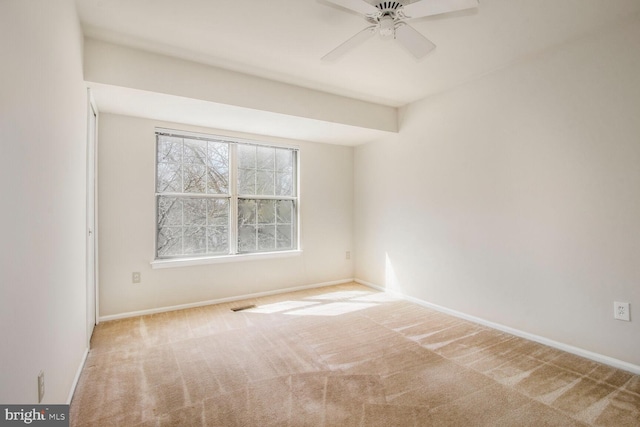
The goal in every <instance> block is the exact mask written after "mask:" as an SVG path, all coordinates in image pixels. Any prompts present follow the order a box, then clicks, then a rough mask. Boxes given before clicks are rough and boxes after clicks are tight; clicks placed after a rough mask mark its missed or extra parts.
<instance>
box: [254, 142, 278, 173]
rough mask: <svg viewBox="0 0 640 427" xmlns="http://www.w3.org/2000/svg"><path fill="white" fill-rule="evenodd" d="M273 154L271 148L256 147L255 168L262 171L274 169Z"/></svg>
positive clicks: (273, 151)
mask: <svg viewBox="0 0 640 427" xmlns="http://www.w3.org/2000/svg"><path fill="white" fill-rule="evenodd" d="M275 152H276V150H275V149H274V148H271V147H256V167H257V168H258V169H262V170H268V171H273V170H274V169H275Z"/></svg>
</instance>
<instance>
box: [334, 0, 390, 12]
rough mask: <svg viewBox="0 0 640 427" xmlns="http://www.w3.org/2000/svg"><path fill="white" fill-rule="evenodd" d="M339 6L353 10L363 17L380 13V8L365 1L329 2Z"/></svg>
mask: <svg viewBox="0 0 640 427" xmlns="http://www.w3.org/2000/svg"><path fill="white" fill-rule="evenodd" d="M327 1H328V2H331V3H333V4H337V5H338V6H342V7H344V8H345V9H350V10H353V11H354V12H358V13H361V14H362V15H371V14H376V13H378V12H379V10H378V8H376V7H375V6H373V5H371V4H369V3H367V2H365V1H364V0H327Z"/></svg>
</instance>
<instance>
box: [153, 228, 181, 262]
mask: <svg viewBox="0 0 640 427" xmlns="http://www.w3.org/2000/svg"><path fill="white" fill-rule="evenodd" d="M175 255H182V227H164V228H161V229H159V230H158V257H168V256H175Z"/></svg>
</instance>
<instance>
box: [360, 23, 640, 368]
mask: <svg viewBox="0 0 640 427" xmlns="http://www.w3.org/2000/svg"><path fill="white" fill-rule="evenodd" d="M638 52H640V22H639V21H638V20H637V19H636V20H634V21H633V22H631V23H628V24H627V25H625V26H622V27H619V28H617V29H612V30H609V31H605V32H601V33H598V34H595V35H592V36H590V37H589V38H587V39H583V40H580V41H575V42H573V43H571V44H568V45H565V46H562V47H560V48H558V49H555V50H553V51H548V52H546V53H545V54H543V55H540V56H538V57H536V58H533V59H531V60H530V61H528V62H526V63H521V64H516V65H514V66H511V67H510V68H508V69H505V70H502V71H499V72H497V73H494V74H491V75H489V76H486V77H484V78H482V79H480V80H477V81H475V82H471V83H469V84H466V85H464V86H462V87H459V88H457V89H456V90H453V91H450V92H448V93H444V94H441V95H438V96H434V97H432V98H429V99H426V100H423V101H420V102H417V103H414V104H412V105H410V106H408V107H406V108H405V109H403V110H402V111H401V131H400V134H399V135H398V136H397V137H393V138H391V137H390V138H388V139H386V140H384V141H381V142H378V143H372V144H368V145H364V146H361V147H358V148H357V149H356V152H355V178H354V179H355V196H356V199H355V200H356V201H355V218H356V222H355V231H354V233H355V234H354V241H355V242H356V244H357V247H356V250H355V254H356V277H357V278H360V279H362V280H365V281H368V282H371V283H374V284H379V285H386V286H387V287H389V288H391V289H394V290H397V291H400V292H404V293H405V294H407V295H410V296H413V297H416V298H419V299H422V300H424V301H428V302H431V303H434V304H437V305H440V306H444V307H447V308H450V309H453V310H457V311H460V312H463V313H466V314H467V315H471V316H476V317H479V318H482V319H486V320H488V321H492V322H496V323H499V324H503V325H506V326H509V327H512V328H516V329H519V330H521V331H524V332H528V333H532V334H536V335H539V336H542V337H546V338H548V339H552V340H555V341H558V342H561V343H564V344H568V345H572V346H576V347H579V348H582V349H585V350H588V351H592V352H596V353H599V354H602V355H606V356H610V357H613V358H616V359H619V360H622V361H625V362H628V363H631V364H635V365H640V339H639V338H638V337H640V258H639V257H640V55H638ZM613 301H627V302H630V303H631V304H632V310H631V314H632V317H633V321H632V322H631V323H625V322H620V321H616V320H614V319H613Z"/></svg>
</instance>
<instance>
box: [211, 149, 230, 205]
mask: <svg viewBox="0 0 640 427" xmlns="http://www.w3.org/2000/svg"><path fill="white" fill-rule="evenodd" d="M207 166H208V176H207V192H208V193H212V194H226V193H228V192H229V144H227V143H224V142H213V141H209V143H208V150H207Z"/></svg>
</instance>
